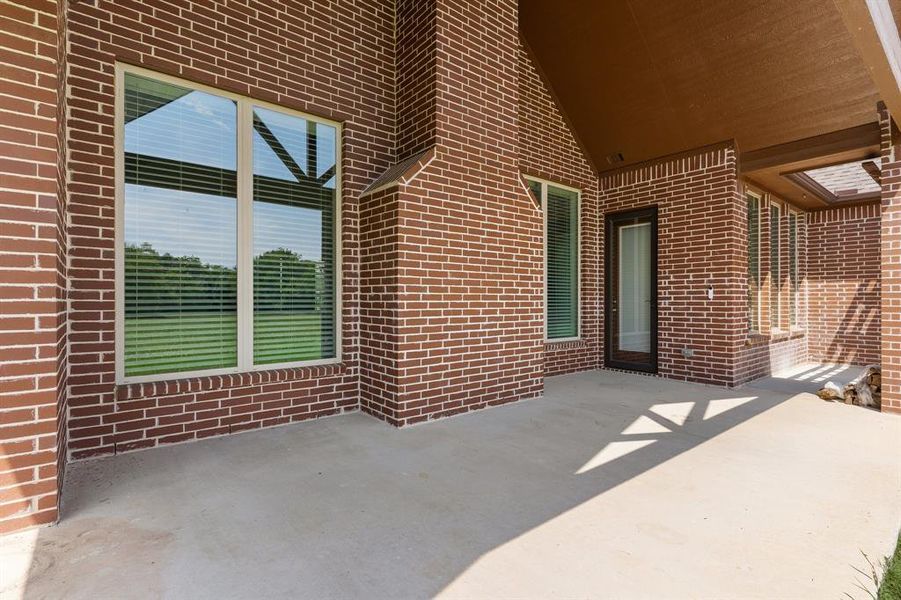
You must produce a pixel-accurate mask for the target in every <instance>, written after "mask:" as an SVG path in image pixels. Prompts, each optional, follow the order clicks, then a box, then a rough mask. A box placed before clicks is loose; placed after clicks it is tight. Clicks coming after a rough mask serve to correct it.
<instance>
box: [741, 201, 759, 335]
mask: <svg viewBox="0 0 901 600" xmlns="http://www.w3.org/2000/svg"><path fill="white" fill-rule="evenodd" d="M745 195H746V196H751V197H753V198H754V199H755V200H757V292H756V293H757V328H756V329H755V328H754V327H753V325H752V326H751V327H750V330H751V333H757V334H759V333H760V329H761V325H762V324H763V307H762V306H761V303H760V287H761V286H760V272H761V271H762V269H761V268H760V266H761V265H760V225H761V223H760V219H761V214H763V211H762V210H761V209H762V208H763V195H762V194H758V193H757V192H755V191H753V190H750V189H746V190H745ZM750 275H751V274H750V273H748V278H749V281H750Z"/></svg>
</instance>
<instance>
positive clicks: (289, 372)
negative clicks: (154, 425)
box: [116, 362, 348, 400]
mask: <svg viewBox="0 0 901 600" xmlns="http://www.w3.org/2000/svg"><path fill="white" fill-rule="evenodd" d="M347 369H348V365H347V363H346V362H340V363H333V364H328V365H315V366H309V367H293V368H289V369H270V370H266V371H245V372H243V373H231V374H228V375H202V376H199V377H185V378H181V379H166V380H164V381H154V382H150V383H127V384H123V385H117V386H116V399H117V400H130V399H135V398H145V397H147V396H163V395H169V394H184V393H191V392H200V391H206V390H216V389H222V388H232V387H242V386H247V385H260V384H264V383H273V382H280V381H285V382H287V381H298V380H306V379H318V378H321V377H332V376H336V375H341V374H343V373H345V372H346V371H347Z"/></svg>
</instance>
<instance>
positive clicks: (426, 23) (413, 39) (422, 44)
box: [396, 0, 438, 161]
mask: <svg viewBox="0 0 901 600" xmlns="http://www.w3.org/2000/svg"><path fill="white" fill-rule="evenodd" d="M396 10H397V17H396V18H397V25H396V30H397V37H396V40H397V42H396V43H397V49H396V53H397V74H396V77H397V131H398V139H397V160H398V161H401V160H403V159H405V158H407V157H408V156H411V155H413V154H415V153H417V152H422V151H423V150H425V149H426V148H429V147H430V146H433V145H434V144H435V136H436V134H437V130H436V123H435V119H436V118H437V109H436V106H435V104H436V100H437V88H436V86H437V66H438V63H437V59H436V56H437V52H438V40H437V35H436V27H437V24H438V14H437V3H436V2H434V1H432V0H426V1H423V0H397V8H396Z"/></svg>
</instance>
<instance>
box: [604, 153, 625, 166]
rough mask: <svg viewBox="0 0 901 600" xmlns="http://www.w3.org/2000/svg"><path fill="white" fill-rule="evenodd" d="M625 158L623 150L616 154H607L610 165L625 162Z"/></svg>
mask: <svg viewBox="0 0 901 600" xmlns="http://www.w3.org/2000/svg"><path fill="white" fill-rule="evenodd" d="M623 160H624V159H623V153H622V152H617V153H616V154H608V155H607V164H608V165H615V164H616V163H621V162H623Z"/></svg>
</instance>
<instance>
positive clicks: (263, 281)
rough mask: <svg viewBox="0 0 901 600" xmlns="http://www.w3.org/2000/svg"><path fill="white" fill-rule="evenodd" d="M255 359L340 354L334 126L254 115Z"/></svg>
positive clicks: (257, 111)
mask: <svg viewBox="0 0 901 600" xmlns="http://www.w3.org/2000/svg"><path fill="white" fill-rule="evenodd" d="M253 121H254V132H253V139H254V141H253V157H254V158H253V165H254V169H253V362H254V364H255V365H265V364H270V365H271V364H280V363H289V362H297V361H305V360H317V359H324V358H333V357H335V349H336V341H337V340H336V299H337V293H336V292H337V290H336V286H335V282H336V277H335V275H336V273H335V266H336V246H335V233H336V230H335V225H336V223H335V208H336V206H335V203H336V198H337V193H336V178H335V168H336V165H335V160H336V131H335V128H334V127H331V126H328V125H324V124H322V123H316V122H313V121H309V120H305V119H302V118H300V117H297V116H294V115H287V114H284V113H280V112H276V111H272V110H267V109H263V108H254V114H253Z"/></svg>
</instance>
